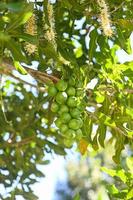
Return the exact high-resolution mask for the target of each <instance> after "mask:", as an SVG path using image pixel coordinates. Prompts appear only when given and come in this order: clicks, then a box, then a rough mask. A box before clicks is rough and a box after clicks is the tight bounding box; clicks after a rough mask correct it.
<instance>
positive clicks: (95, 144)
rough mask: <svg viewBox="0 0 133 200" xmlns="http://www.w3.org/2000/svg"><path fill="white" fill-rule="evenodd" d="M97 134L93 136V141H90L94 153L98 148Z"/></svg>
mask: <svg viewBox="0 0 133 200" xmlns="http://www.w3.org/2000/svg"><path fill="white" fill-rule="evenodd" d="M97 137H98V133H96V135H95V136H94V138H93V141H92V147H93V149H94V150H95V151H97V150H98V148H99V146H98V138H97Z"/></svg>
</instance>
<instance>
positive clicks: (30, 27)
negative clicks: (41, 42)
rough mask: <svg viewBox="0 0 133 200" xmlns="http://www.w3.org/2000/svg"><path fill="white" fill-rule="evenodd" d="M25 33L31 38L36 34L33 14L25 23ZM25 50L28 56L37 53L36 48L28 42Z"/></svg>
mask: <svg viewBox="0 0 133 200" xmlns="http://www.w3.org/2000/svg"><path fill="white" fill-rule="evenodd" d="M25 32H26V33H27V34H30V35H33V36H34V35H36V34H37V27H36V19H35V15H34V14H33V15H32V16H31V17H30V19H29V20H28V22H27V23H26V25H25ZM25 50H26V51H27V53H28V55H32V54H34V53H35V52H36V51H37V46H36V45H34V44H31V43H29V42H26V43H25Z"/></svg>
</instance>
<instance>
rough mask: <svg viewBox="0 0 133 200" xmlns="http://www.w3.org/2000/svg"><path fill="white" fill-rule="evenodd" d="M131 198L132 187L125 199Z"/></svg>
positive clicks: (132, 196)
mask: <svg viewBox="0 0 133 200" xmlns="http://www.w3.org/2000/svg"><path fill="white" fill-rule="evenodd" d="M132 198H133V188H132V189H131V190H130V191H129V192H128V194H127V198H126V199H132Z"/></svg>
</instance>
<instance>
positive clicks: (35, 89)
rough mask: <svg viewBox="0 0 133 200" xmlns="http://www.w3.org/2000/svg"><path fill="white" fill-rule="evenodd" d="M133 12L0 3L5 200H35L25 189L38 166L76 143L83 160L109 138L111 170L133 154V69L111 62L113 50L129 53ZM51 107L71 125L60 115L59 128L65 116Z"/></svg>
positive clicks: (83, 3) (81, 2)
mask: <svg viewBox="0 0 133 200" xmlns="http://www.w3.org/2000/svg"><path fill="white" fill-rule="evenodd" d="M107 4H108V5H107ZM132 7H133V2H132V0H126V1H117V2H116V1H111V0H108V3H106V2H105V1H104V0H95V1H89V0H71V1H70V0H65V1H62V0H58V1H56V2H55V3H52V2H50V1H48V0H46V1H35V2H34V1H26V0H24V1H22V0H20V1H17V0H9V1H8V0H4V1H2V2H0V74H1V94H0V103H1V109H0V133H1V134H0V140H1V146H0V172H1V174H0V180H1V183H2V184H3V185H4V186H5V187H6V188H8V187H9V188H10V189H11V192H9V195H8V196H9V199H14V198H15V196H16V195H17V194H21V195H23V196H24V198H25V199H28V200H29V199H37V197H36V196H34V195H33V194H32V192H31V188H30V185H31V184H33V183H34V182H36V177H41V176H43V174H42V173H41V172H40V171H39V170H38V169H37V164H47V161H46V160H45V154H46V153H47V152H53V151H54V152H55V153H57V154H60V155H66V148H71V146H72V145H73V144H74V143H76V144H77V145H78V147H79V149H80V150H81V153H82V154H84V153H85V152H86V151H87V143H88V144H91V145H92V147H93V148H94V149H95V150H98V148H99V147H100V146H102V147H104V146H105V145H104V144H105V141H106V140H107V139H108V132H110V135H111V136H110V138H109V139H108V140H109V141H110V142H112V146H113V145H114V144H115V145H114V148H115V152H114V155H113V160H114V162H116V163H119V162H120V154H121V151H122V150H123V149H124V148H125V146H126V145H127V144H128V145H129V146H131V147H132V140H133V108H132V101H133V88H132V87H133V83H132V80H133V78H132V77H133V68H132V64H133V62H132V61H131V62H125V63H120V62H119V60H118V58H117V56H116V52H117V50H118V49H123V50H125V51H126V52H127V53H128V54H131V53H132V48H131V43H130V35H131V33H132V27H133V26H132V24H133V22H132V18H133V13H132V9H131V8H132ZM105 11H106V12H105ZM107 27H108V28H107ZM35 65H36V66H37V67H36V68H37V69H36V70H35ZM29 74H30V75H31V76H32V77H33V78H34V79H31V76H29ZM30 80H32V83H31V82H30ZM94 80H95V81H96V82H97V83H96V85H95V87H93V88H92V87H90V83H92V82H93V81H94ZM62 81H64V82H65V83H66V87H65V89H63V90H62V87H63V88H64V83H63V85H61V84H60V83H61V82H62ZM59 85H60V86H59ZM68 85H69V87H70V86H71V87H72V88H71V90H70V88H68ZM50 87H53V88H54V90H53V91H54V92H55V91H56V90H58V91H57V92H58V94H56V92H55V93H52V95H51V92H49V90H50V89H49V88H50ZM68 89H69V91H68ZM75 91H76V93H75ZM63 92H65V93H66V94H65V95H66V97H65V99H64V96H63V94H62V93H63ZM57 95H58V96H57ZM71 95H72V97H71V100H70V99H69V101H68V96H71ZM69 98H70V97H69ZM53 103H56V108H57V107H58V106H59V108H60V107H61V106H62V104H63V105H64V104H67V107H68V112H69V113H67V117H68V114H69V116H70V115H71V116H70V117H71V118H73V116H74V119H71V120H74V121H72V122H71V123H70V121H69V120H70V119H68V118H67V120H68V121H69V125H68V121H66V115H65V117H63V120H64V121H63V122H62V121H61V123H62V124H63V127H62V128H60V127H59V126H58V125H57V126H56V123H55V120H56V119H57V118H60V116H61V118H62V114H59V113H57V111H56V112H53V111H51V109H53V107H52V105H53ZM58 104H59V105H58ZM70 107H72V108H73V107H74V108H75V107H76V108H75V109H77V113H79V114H73V113H74V112H75V111H73V110H72V108H70ZM57 110H58V109H57ZM54 111H55V107H54ZM59 111H61V108H60V109H59ZM58 121H59V120H58ZM77 124H80V126H79V127H78V130H77V128H75V127H76V126H77ZM64 125H65V126H64ZM66 125H67V126H66ZM68 126H69V127H68ZM94 127H97V130H96V131H94ZM67 128H69V132H68V133H69V134H67ZM62 130H65V131H66V132H65V134H64V133H63V132H64V131H63V132H62ZM70 130H71V131H70ZM77 131H78V132H77ZM66 141H67V142H66ZM82 147H83V148H82ZM33 174H34V175H35V177H34V178H32V175H33ZM15 181H17V182H18V183H19V184H17V185H16V186H14V182H15ZM18 185H19V187H18ZM4 198H5V197H3V196H1V199H4Z"/></svg>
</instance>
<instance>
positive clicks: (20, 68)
mask: <svg viewBox="0 0 133 200" xmlns="http://www.w3.org/2000/svg"><path fill="white" fill-rule="evenodd" d="M14 66H15V68H16V70H18V71H19V72H20V73H21V74H23V75H27V71H26V70H25V69H24V68H23V67H22V66H21V65H20V63H19V62H18V61H14Z"/></svg>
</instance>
